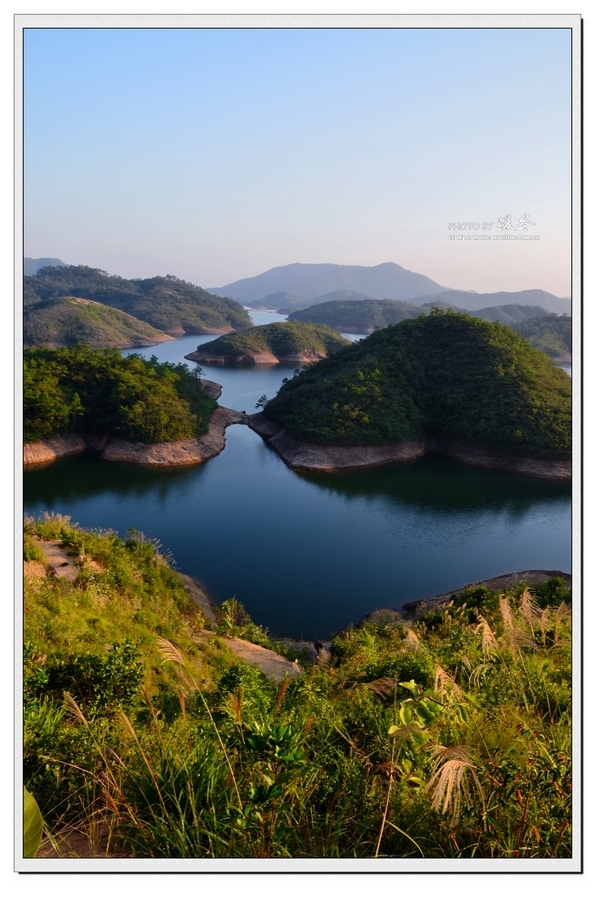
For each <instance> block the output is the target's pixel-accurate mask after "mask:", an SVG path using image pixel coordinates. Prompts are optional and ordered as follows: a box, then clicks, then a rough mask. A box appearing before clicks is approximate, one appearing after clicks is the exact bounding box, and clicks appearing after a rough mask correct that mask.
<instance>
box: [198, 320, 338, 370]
mask: <svg viewBox="0 0 595 900" xmlns="http://www.w3.org/2000/svg"><path fill="white" fill-rule="evenodd" d="M348 345H349V341H348V340H346V339H345V338H344V337H341V335H340V334H337V332H336V331H333V330H332V329H331V328H328V327H327V326H326V325H310V324H304V323H302V322H273V323H271V324H269V325H256V326H254V327H253V328H248V329H247V330H246V331H241V332H238V333H237V334H226V335H223V336H222V337H220V338H217V339H216V340H214V341H209V342H208V343H206V344H201V346H200V347H198V349H197V351H196V353H193V354H191V356H190V357H188V358H192V359H198V360H199V361H201V360H206V359H207V358H218V357H220V358H223V359H225V360H226V361H228V362H255V361H258V358H259V357H260V356H266V357H275V358H276V359H278V360H283V359H284V358H287V359H291V360H298V358H301V357H303V358H304V360H307V359H309V358H313V359H320V358H323V357H326V356H328V355H330V354H331V353H335V352H336V351H337V350H340V349H341V348H343V347H346V346H348Z"/></svg>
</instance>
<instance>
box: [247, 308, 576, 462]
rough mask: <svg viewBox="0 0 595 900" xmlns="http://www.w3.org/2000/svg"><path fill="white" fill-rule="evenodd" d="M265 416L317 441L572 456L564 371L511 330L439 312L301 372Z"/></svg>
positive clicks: (388, 330)
mask: <svg viewBox="0 0 595 900" xmlns="http://www.w3.org/2000/svg"><path fill="white" fill-rule="evenodd" d="M264 413H265V416H266V417H267V418H268V419H270V420H272V421H274V422H277V423H278V424H280V425H282V426H283V427H284V428H285V429H286V431H287V432H288V433H289V434H290V435H293V436H294V437H297V438H300V439H302V440H304V441H308V442H311V443H314V444H321V445H325V444H326V445H344V446H366V445H380V444H384V443H388V442H393V441H403V440H413V439H417V438H422V437H425V438H436V439H439V440H443V441H450V442H457V441H458V442H464V443H465V444H468V445H474V446H476V447H478V448H485V449H489V450H496V451H499V452H504V453H506V454H509V455H514V456H524V457H538V458H547V459H567V458H569V456H570V423H571V382H570V378H569V377H568V375H567V374H566V373H565V372H564V371H562V370H561V369H559V368H557V367H556V366H554V364H553V363H552V362H551V360H550V359H548V357H547V356H546V355H545V354H544V353H542V352H540V351H538V350H537V349H535V348H534V347H532V346H531V345H530V344H529V343H528V342H527V341H526V340H525V339H524V338H522V337H521V336H520V335H519V334H517V333H516V332H514V331H512V329H510V328H508V327H506V326H504V325H500V324H498V323H492V322H486V321H483V320H481V319H477V318H473V317H471V316H468V315H461V314H458V313H453V312H442V311H439V310H436V311H434V312H433V313H431V314H430V315H428V316H422V317H419V318H417V319H410V320H406V321H403V322H401V323H400V324H399V325H391V326H389V327H387V328H385V329H381V330H379V331H376V332H374V334H372V335H370V337H368V338H366V339H365V340H363V341H359V342H357V343H356V344H353V345H351V346H349V347H347V348H345V349H343V350H340V351H339V352H338V353H336V354H335V355H334V356H332V357H331V358H330V359H328V360H323V361H321V362H319V363H317V364H315V365H312V366H308V367H307V368H306V369H305V370H303V371H302V372H300V373H299V374H297V375H296V376H294V377H293V378H292V379H291V380H290V381H289V382H288V383H286V384H285V385H284V386H283V387H282V388H281V390H280V391H279V393H278V395H277V396H276V397H275V398H274V399H273V400H271V401H270V402H269V403H268V404H267V406H266V407H265V410H264Z"/></svg>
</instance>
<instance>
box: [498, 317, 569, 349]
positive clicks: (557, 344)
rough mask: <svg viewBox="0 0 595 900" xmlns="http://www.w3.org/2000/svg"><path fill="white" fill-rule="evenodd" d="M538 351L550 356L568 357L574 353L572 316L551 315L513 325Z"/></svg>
mask: <svg viewBox="0 0 595 900" xmlns="http://www.w3.org/2000/svg"><path fill="white" fill-rule="evenodd" d="M511 327H512V328H514V330H515V331H518V333H519V334H520V335H522V336H523V337H524V338H525V339H526V340H528V341H529V342H530V343H531V344H533V346H534V347H537V349H538V350H543V352H544V353H547V355H548V356H553V357H556V356H566V355H567V354H570V353H572V319H571V318H570V316H557V315H555V313H550V314H549V315H547V316H539V317H538V318H535V319H529V321H528V322H520V323H519V324H515V325H511Z"/></svg>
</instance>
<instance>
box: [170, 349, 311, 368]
mask: <svg viewBox="0 0 595 900" xmlns="http://www.w3.org/2000/svg"><path fill="white" fill-rule="evenodd" d="M184 359H189V360H191V361H192V362H198V363H210V364H211V365H213V364H215V365H222V366H223V365H228V366H229V365H232V366H263V365H267V366H271V365H276V364H277V363H295V364H297V365H301V366H303V365H305V364H306V363H311V362H317V361H318V360H319V359H326V354H324V353H319V352H318V351H317V350H309V351H307V352H304V353H285V354H282V355H281V356H275V354H274V353H268V352H262V353H256V352H255V353H242V354H234V355H233V356H232V355H231V354H230V355H226V356H223V355H218V354H216V353H209V352H208V351H202V350H201V349H200V347H199V348H198V350H195V351H193V352H192V353H187V354H186V356H185V357H184Z"/></svg>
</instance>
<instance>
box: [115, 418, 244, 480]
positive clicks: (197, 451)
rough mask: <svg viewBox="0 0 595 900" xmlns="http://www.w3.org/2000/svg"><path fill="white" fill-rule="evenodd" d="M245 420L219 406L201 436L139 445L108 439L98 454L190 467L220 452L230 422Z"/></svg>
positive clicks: (137, 462) (139, 462)
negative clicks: (103, 448)
mask: <svg viewBox="0 0 595 900" xmlns="http://www.w3.org/2000/svg"><path fill="white" fill-rule="evenodd" d="M245 419H246V416H245V415H244V413H241V412H238V411H237V410H235V409H226V407H224V406H219V407H217V409H216V410H215V412H214V413H213V415H212V416H211V420H210V422H209V430H208V432H207V433H206V434H205V435H203V436H202V437H199V438H193V439H192V440H188V441H165V442H164V443H161V444H141V443H134V442H132V441H122V440H119V439H118V438H116V439H112V440H110V441H108V444H107V446H106V448H105V450H104V451H103V453H102V454H101V456H102V459H106V460H109V462H124V463H133V464H134V465H139V466H149V467H151V468H162V467H173V466H194V465H196V464H197V463H201V462H205V461H206V460H207V459H212V457H213V456H217V455H218V454H219V453H221V451H222V450H223V448H224V447H225V429H226V428H228V427H229V426H230V425H239V424H243V423H244V421H245Z"/></svg>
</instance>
